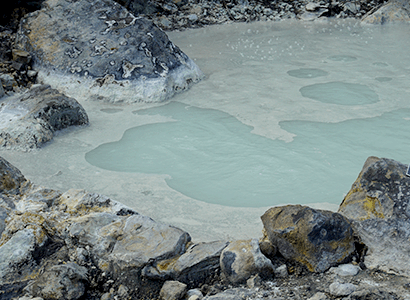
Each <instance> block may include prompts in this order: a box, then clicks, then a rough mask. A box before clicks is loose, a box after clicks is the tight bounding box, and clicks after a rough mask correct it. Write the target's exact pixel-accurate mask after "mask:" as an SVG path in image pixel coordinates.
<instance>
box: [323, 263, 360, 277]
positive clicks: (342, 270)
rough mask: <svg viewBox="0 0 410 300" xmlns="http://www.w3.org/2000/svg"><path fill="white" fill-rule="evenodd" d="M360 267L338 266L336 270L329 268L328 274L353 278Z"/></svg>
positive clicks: (350, 265)
mask: <svg viewBox="0 0 410 300" xmlns="http://www.w3.org/2000/svg"><path fill="white" fill-rule="evenodd" d="M359 271H360V267H359V266H357V265H352V264H345V265H340V266H338V267H337V268H335V267H333V268H330V270H329V272H330V273H334V274H336V275H339V276H355V275H357V273H359Z"/></svg>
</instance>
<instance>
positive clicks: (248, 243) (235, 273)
mask: <svg viewBox="0 0 410 300" xmlns="http://www.w3.org/2000/svg"><path fill="white" fill-rule="evenodd" d="M220 264H221V272H222V274H223V276H224V278H225V280H227V281H228V282H231V283H241V282H246V280H248V279H249V278H250V277H251V276H252V275H255V274H259V275H260V276H261V277H265V278H269V277H272V275H273V273H274V270H273V269H274V268H273V264H272V262H271V261H270V260H269V259H268V258H267V257H266V256H264V255H263V254H262V252H261V251H260V248H259V244H258V241H257V240H256V239H253V240H239V241H234V242H232V243H230V244H229V245H228V246H227V247H226V248H225V249H224V250H223V251H222V254H221V258H220Z"/></svg>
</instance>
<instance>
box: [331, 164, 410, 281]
mask: <svg viewBox="0 0 410 300" xmlns="http://www.w3.org/2000/svg"><path fill="white" fill-rule="evenodd" d="M406 169H407V166H406V165H404V164H402V163H400V162H397V161H395V160H392V159H387V158H377V157H369V158H368V159H367V160H366V162H365V164H364V166H363V169H362V171H361V172H360V174H359V176H358V178H357V179H356V181H355V182H354V183H353V185H352V188H351V190H350V191H349V193H348V194H347V195H346V197H345V199H344V200H343V202H342V204H341V205H340V207H339V210H338V211H339V213H341V214H342V215H344V216H345V217H347V218H349V219H351V220H352V221H353V222H352V226H353V228H354V230H355V231H356V232H357V233H358V234H359V235H360V237H361V239H362V242H363V243H364V244H365V245H366V246H367V248H368V251H367V254H366V256H365V260H364V263H365V265H366V267H368V268H374V269H382V270H384V271H389V272H396V273H398V274H402V275H406V276H410V263H409V262H410V244H409V243H408V240H409V239H410V222H409V221H410V178H409V177H407V176H406V175H405V174H406Z"/></svg>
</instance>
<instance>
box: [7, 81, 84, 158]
mask: <svg viewBox="0 0 410 300" xmlns="http://www.w3.org/2000/svg"><path fill="white" fill-rule="evenodd" d="M85 124H88V116H87V114H86V112H85V110H84V109H83V107H82V106H81V105H80V104H79V103H78V102H77V101H76V100H75V99H73V98H69V97H67V96H65V95H63V94H61V93H59V92H58V91H57V90H55V89H51V88H50V86H48V85H37V86H34V87H33V88H31V89H29V90H28V91H26V92H25V93H23V94H17V95H15V96H11V97H8V98H5V99H4V100H3V101H2V102H0V130H1V132H0V147H4V148H8V149H11V148H13V149H19V150H24V151H27V150H29V149H33V148H38V147H40V146H41V145H43V144H44V143H45V142H48V141H50V140H51V139H52V138H53V135H54V132H55V131H58V130H61V129H63V128H67V127H69V126H75V125H85Z"/></svg>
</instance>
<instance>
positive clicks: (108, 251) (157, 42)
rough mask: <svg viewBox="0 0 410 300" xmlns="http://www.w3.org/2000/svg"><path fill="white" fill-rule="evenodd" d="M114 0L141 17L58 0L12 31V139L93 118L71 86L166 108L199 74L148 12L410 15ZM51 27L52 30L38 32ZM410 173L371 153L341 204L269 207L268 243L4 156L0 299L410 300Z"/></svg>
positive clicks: (395, 10)
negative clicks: (180, 220)
mask: <svg viewBox="0 0 410 300" xmlns="http://www.w3.org/2000/svg"><path fill="white" fill-rule="evenodd" d="M40 2H43V1H40ZM118 2H119V3H120V4H123V5H124V6H125V7H127V8H128V9H129V10H130V11H131V12H132V13H133V14H134V15H135V16H138V17H135V16H134V15H133V14H129V12H127V11H126V10H125V9H124V8H123V7H121V6H119V5H118V4H115V3H114V2H111V1H110V0H101V1H95V3H94V4H95V5H96V6H94V9H96V10H98V12H99V15H98V16H97V17H98V18H97V19H94V17H95V16H94V15H93V13H90V9H89V7H88V6H87V5H89V4H90V3H89V2H87V1H86V0H79V1H75V3H76V4H75V5H77V6H78V7H79V9H78V10H76V9H74V2H73V3H71V2H67V1H63V0H54V1H51V0H48V1H45V2H44V3H43V9H42V10H41V11H36V12H33V13H31V14H29V15H25V14H24V13H17V12H18V11H20V12H22V11H24V12H27V11H26V10H24V9H22V8H21V9H20V10H18V11H17V12H16V13H15V14H14V19H11V20H9V21H8V23H7V22H6V23H7V24H5V25H4V26H2V28H1V32H0V34H1V36H0V42H1V49H0V58H1V64H0V72H1V75H0V80H1V83H2V84H1V85H0V97H2V98H0V118H1V119H0V129H1V132H0V146H1V147H2V148H5V149H15V150H16V149H17V150H23V151H28V150H31V149H35V148H41V147H42V146H43V145H44V144H45V143H47V142H50V141H51V140H52V139H53V134H54V133H55V132H56V131H59V130H61V129H63V128H67V127H70V126H84V125H87V124H88V122H89V120H88V116H87V114H86V112H85V110H84V109H83V107H82V106H81V105H80V104H79V103H78V102H77V101H76V100H75V99H74V98H73V95H75V96H76V97H78V98H80V97H83V96H84V95H85V94H86V93H89V94H92V97H91V98H93V99H94V100H96V101H111V102H115V101H119V102H123V101H124V99H122V98H120V97H117V96H116V95H118V94H121V93H123V92H124V93H125V97H126V98H127V99H128V98H129V97H130V94H129V93H131V94H137V93H135V91H134V90H132V89H130V87H133V88H135V87H139V86H140V85H142V86H145V87H146V89H145V90H141V92H140V93H139V94H138V96H135V95H134V96H135V99H134V100H133V101H135V102H138V101H147V102H149V101H164V100H166V99H168V98H169V97H172V95H173V94H174V93H176V92H181V91H183V90H185V89H187V88H189V86H190V85H191V84H194V83H195V82H197V81H198V80H200V79H201V78H202V74H201V72H200V70H199V68H197V67H196V65H195V64H194V63H193V62H192V61H191V60H190V59H189V58H188V57H187V56H186V55H185V54H184V53H183V52H182V51H181V50H180V49H178V47H177V45H174V44H173V43H172V41H169V40H168V38H167V36H166V34H164V33H163V31H161V30H159V29H157V27H156V26H155V25H153V24H152V23H151V22H150V21H147V20H152V21H153V22H154V23H155V24H156V25H157V26H158V27H160V28H162V29H163V30H184V29H186V28H197V27H202V26H207V25H212V24H224V23H228V22H251V21H267V20H271V21H278V20H281V19H287V18H298V19H301V20H304V21H307V20H315V19H318V18H326V17H334V18H346V17H349V18H350V17H354V18H360V19H362V21H363V22H366V23H371V24H375V23H377V24H383V23H388V22H393V21H409V11H410V10H409V4H408V3H407V2H406V1H402V0H394V1H390V2H386V1H376V0H372V1H283V2H279V1H275V2H271V1H235V2H228V1H148V2H147V1H123V2H121V1H118ZM56 3H58V5H56ZM64 5H66V6H64ZM87 7H88V8H87ZM37 8H38V7H37ZM73 11H74V12H73ZM23 15H25V16H24V18H23V21H22V22H21V25H20V27H19V30H17V24H18V22H17V21H16V20H17V19H19V18H20V17H22V16H23ZM78 16H82V17H81V18H78ZM140 17H144V18H140ZM53 18H55V19H53ZM64 18H66V19H67V20H70V21H72V22H74V21H73V20H75V19H81V20H82V22H85V21H89V23H90V24H92V25H93V26H94V27H93V26H90V27H87V26H89V24H86V23H87V22H85V23H81V24H77V23H73V24H76V26H77V28H78V26H81V29H82V30H83V31H81V32H80V33H78V32H77V33H76V32H75V28H76V27H75V26H74V27H73V28H71V27H70V22H68V23H64ZM101 20H103V21H101ZM44 24H45V25H44ZM50 24H54V25H53V26H55V28H53V30H55V32H54V31H52V30H43V29H44V26H45V27H46V28H49V27H50V26H51V25H50ZM55 24H60V25H61V26H62V28H59V27H58V26H57V25H55ZM42 26H43V27H42ZM87 28H88V29H87ZM96 30H98V32H99V33H98V34H94V32H95V31H96ZM77 31H78V30H77ZM58 32H59V33H61V32H63V34H62V36H61V37H59V36H58V35H57V33H58ZM90 32H91V33H93V35H89V34H90ZM130 32H131V33H130ZM135 32H138V34H135V35H133V33H135ZM56 36H57V37H58V38H56ZM80 37H85V38H84V40H82V39H81V38H80ZM121 37H125V38H124V39H122V38H121ZM87 43H88V44H87ZM86 45H91V47H88V46H86ZM90 49H91V50H90ZM133 51H134V52H133ZM132 59H134V60H132ZM76 81H77V82H78V84H77V83H75V82H76ZM74 84H76V85H74ZM67 86H71V89H65V88H66V87H67ZM73 87H74V88H73ZM117 89H118V90H117ZM62 92H64V93H67V95H69V97H68V96H66V95H64V93H62ZM88 96H90V95H88ZM116 97H117V98H116ZM114 100H115V101H114ZM39 151H41V150H39ZM405 172H406V166H405V165H403V164H401V163H399V162H397V161H394V160H390V159H386V158H376V157H370V158H369V159H368V160H367V161H366V162H365V164H364V167H363V169H362V171H361V172H360V174H359V176H358V178H357V180H356V181H355V182H354V183H353V185H352V188H351V190H350V192H349V193H348V194H347V196H346V197H345V199H344V200H343V202H342V203H341V205H340V208H339V210H338V212H331V211H326V210H319V209H312V208H310V207H306V206H300V205H289V206H281V207H275V208H271V209H269V210H268V211H266V212H265V214H264V215H263V216H261V220H262V223H263V228H264V229H263V232H261V235H260V236H255V237H254V238H253V239H249V240H219V241H212V242H201V241H193V240H192V239H191V236H190V234H189V233H188V232H186V231H183V230H181V229H179V228H176V227H174V226H172V225H168V224H162V223H158V222H156V221H155V220H153V219H151V218H150V217H147V216H144V215H141V214H140V213H138V211H135V210H133V209H131V208H129V207H126V206H124V205H123V204H121V203H119V202H116V201H114V200H112V199H110V198H108V197H106V196H104V195H100V194H93V193H89V192H87V191H84V190H68V191H58V190H53V189H49V188H46V187H42V186H39V185H37V184H38V183H33V182H31V181H30V180H27V179H26V178H25V177H24V175H23V174H22V173H21V172H20V171H19V170H18V169H17V168H16V167H14V166H13V165H12V164H11V162H8V161H6V160H5V159H3V158H1V157H0V234H1V237H0V298H1V299H20V300H26V299H27V300H28V299H36V300H40V299H99V300H100V299H101V300H109V299H164V300H165V299H169V300H171V299H189V300H195V299H208V300H211V299H213V300H218V299H220V300H223V299H249V300H253V299H255V300H256V299H311V300H317V299H410V285H409V279H408V278H409V276H410V265H409V253H410V246H409V245H408V240H409V238H410V227H409V225H408V224H409V218H410V214H409V212H408V207H409V202H410V179H409V178H408V177H407V176H406V175H405Z"/></svg>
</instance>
